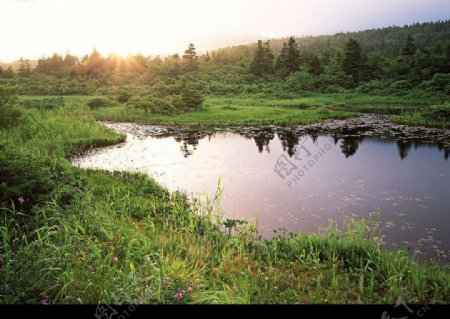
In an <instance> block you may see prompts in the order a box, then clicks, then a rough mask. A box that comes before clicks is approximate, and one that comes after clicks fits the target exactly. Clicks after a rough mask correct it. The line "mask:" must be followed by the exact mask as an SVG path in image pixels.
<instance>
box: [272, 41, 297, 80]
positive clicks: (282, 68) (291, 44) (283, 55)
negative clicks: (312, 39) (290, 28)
mask: <svg viewBox="0 0 450 319" xmlns="http://www.w3.org/2000/svg"><path fill="white" fill-rule="evenodd" d="M276 68H277V70H278V72H279V73H280V75H281V76H282V77H285V76H287V75H289V74H291V73H293V72H296V71H298V70H299V69H300V52H299V50H298V47H297V43H296V42H295V38H294V37H290V38H289V40H288V42H287V43H284V44H283V48H282V49H281V52H280V55H279V56H278V59H277V63H276Z"/></svg>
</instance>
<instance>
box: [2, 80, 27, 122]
mask: <svg viewBox="0 0 450 319" xmlns="http://www.w3.org/2000/svg"><path fill="white" fill-rule="evenodd" d="M16 93H17V88H16V87H11V86H3V85H0V129H1V128H7V127H12V126H15V125H17V124H19V123H20V122H21V121H22V119H23V112H22V107H21V106H20V103H19V98H18V97H17V94H16Z"/></svg>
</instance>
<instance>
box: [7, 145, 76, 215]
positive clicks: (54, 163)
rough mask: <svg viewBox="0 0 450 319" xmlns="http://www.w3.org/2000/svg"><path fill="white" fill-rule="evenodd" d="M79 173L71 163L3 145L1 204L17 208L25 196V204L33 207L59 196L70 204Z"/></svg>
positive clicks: (60, 200) (59, 199)
mask: <svg viewBox="0 0 450 319" xmlns="http://www.w3.org/2000/svg"><path fill="white" fill-rule="evenodd" d="M78 172H79V171H78V170H77V169H74V168H73V167H72V166H71V165H70V163H68V162H65V161H62V160H55V159H54V158H51V157H39V156H37V155H34V154H32V153H31V152H27V151H26V150H18V149H14V150H13V148H11V147H8V146H7V145H0V203H1V204H2V205H6V206H9V204H10V203H11V201H12V202H15V205H16V206H17V205H18V204H19V203H18V198H19V197H22V198H23V199H24V200H25V203H24V204H23V205H24V206H25V207H31V206H32V205H34V204H37V203H40V202H43V201H46V200H49V199H51V198H52V196H56V197H57V199H58V202H59V203H60V204H67V203H68V202H69V201H70V200H71V199H72V198H73V197H74V195H75V189H76V187H77V186H78V184H79V180H80V176H79V173H78Z"/></svg>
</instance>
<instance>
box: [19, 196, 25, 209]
mask: <svg viewBox="0 0 450 319" xmlns="http://www.w3.org/2000/svg"><path fill="white" fill-rule="evenodd" d="M17 201H18V202H19V205H20V207H22V206H23V203H25V199H24V198H23V197H22V196H20V197H19V198H18V199H17Z"/></svg>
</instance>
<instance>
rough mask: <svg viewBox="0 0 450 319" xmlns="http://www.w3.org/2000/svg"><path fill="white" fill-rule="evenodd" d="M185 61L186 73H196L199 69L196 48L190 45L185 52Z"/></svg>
mask: <svg viewBox="0 0 450 319" xmlns="http://www.w3.org/2000/svg"><path fill="white" fill-rule="evenodd" d="M183 60H184V62H185V70H186V71H195V70H197V68H198V56H197V52H196V51H195V46H194V45H193V44H192V43H189V46H188V48H187V50H186V51H184V55H183Z"/></svg>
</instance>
